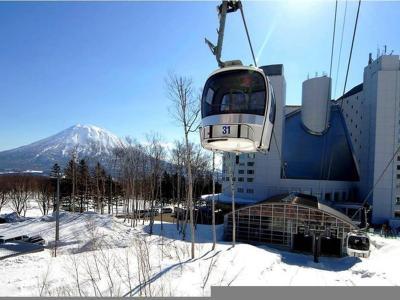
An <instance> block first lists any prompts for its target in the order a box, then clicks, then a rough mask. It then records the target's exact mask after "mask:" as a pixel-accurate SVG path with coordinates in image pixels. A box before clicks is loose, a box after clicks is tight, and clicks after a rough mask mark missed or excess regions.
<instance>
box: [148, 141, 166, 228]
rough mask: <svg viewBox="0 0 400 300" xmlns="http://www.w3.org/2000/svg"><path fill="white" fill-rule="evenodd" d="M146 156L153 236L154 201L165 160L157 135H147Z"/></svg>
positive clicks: (158, 191)
mask: <svg viewBox="0 0 400 300" xmlns="http://www.w3.org/2000/svg"><path fill="white" fill-rule="evenodd" d="M147 143H148V145H147V147H146V149H147V151H146V153H147V155H148V157H149V171H150V178H149V179H150V191H151V192H150V193H151V194H150V234H153V224H154V200H155V199H157V198H158V197H157V196H158V195H159V193H160V187H161V180H160V178H161V175H162V171H163V166H162V163H163V160H165V154H166V152H165V149H164V148H163V146H162V145H161V137H160V136H159V135H158V134H157V133H151V134H148V135H147Z"/></svg>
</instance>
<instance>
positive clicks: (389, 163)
mask: <svg viewBox="0 0 400 300" xmlns="http://www.w3.org/2000/svg"><path fill="white" fill-rule="evenodd" d="M399 151H400V145H399V146H398V147H397V150H396V151H395V152H394V153H393V156H392V158H391V159H390V160H389V162H388V163H387V164H386V166H385V168H384V169H383V171H382V173H381V174H380V175H379V177H378V179H377V180H376V182H375V183H374V185H373V186H372V188H371V189H370V191H369V192H368V194H367V196H365V198H364V201H363V202H362V203H361V204H362V205H363V206H364V205H365V204H366V203H367V200H368V198H369V197H370V196H371V194H372V192H373V191H374V189H375V187H376V186H377V185H378V183H379V181H380V180H381V179H382V177H383V175H384V174H385V172H386V171H387V169H388V168H389V167H390V165H391V164H392V162H393V160H394V158H395V157H396V155H397V153H398V152H399ZM360 210H361V208H359V209H357V211H356V212H355V213H354V215H353V216H352V217H351V219H353V218H354V217H355V216H356V215H357V213H358V212H359V211H360Z"/></svg>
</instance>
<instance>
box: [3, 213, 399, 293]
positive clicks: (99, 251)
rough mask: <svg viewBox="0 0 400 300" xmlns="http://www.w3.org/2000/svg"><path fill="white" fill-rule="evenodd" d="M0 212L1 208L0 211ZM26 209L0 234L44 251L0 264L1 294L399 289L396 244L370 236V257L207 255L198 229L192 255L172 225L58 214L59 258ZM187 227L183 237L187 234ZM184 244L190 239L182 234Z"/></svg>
mask: <svg viewBox="0 0 400 300" xmlns="http://www.w3.org/2000/svg"><path fill="white" fill-rule="evenodd" d="M2 213H3V211H2ZM38 215H40V213H38V212H37V208H35V207H32V208H31V210H30V211H28V214H27V216H28V218H27V219H26V220H24V221H22V222H15V223H6V224H0V235H8V236H12V235H20V234H28V235H29V234H40V235H42V236H43V237H44V238H45V239H46V241H48V242H50V246H49V247H48V249H46V250H45V251H43V252H39V253H34V254H27V255H22V256H18V257H13V258H8V259H5V260H1V261H0V278H1V280H0V296H39V295H42V296H44V295H51V296H68V295H69V296H79V295H82V296H89V295H92V296H94V295H98V296H100V295H102V296H110V295H112V296H123V295H136V296H138V295H143V296H145V295H147V296H149V295H152V296H203V295H204V296H205V295H210V286H227V285H345V286H347V285H399V284H400V270H399V269H400V268H399V266H398V263H397V262H398V258H399V257H400V240H399V239H385V238H382V237H380V236H377V235H373V236H372V237H371V240H372V243H373V247H372V252H371V256H370V258H368V259H358V258H353V257H343V258H328V257H322V258H321V262H320V263H318V264H316V263H314V262H313V258H312V256H308V255H302V254H296V253H291V252H286V251H281V250H276V249H273V248H269V247H267V246H263V247H256V246H251V245H247V244H241V243H238V244H237V245H236V246H235V247H234V248H232V247H231V245H230V244H229V243H226V242H222V241H221V237H222V229H223V228H222V226H219V227H218V238H219V242H218V244H217V247H216V249H215V250H214V251H211V246H212V244H211V227H210V226H207V225H198V228H197V232H196V240H197V242H198V243H197V244H196V249H195V250H196V258H195V259H190V243H189V242H185V241H182V240H181V238H180V236H179V235H178V233H177V231H176V224H170V223H164V225H163V229H162V231H161V225H160V223H156V224H154V234H153V235H152V236H150V235H149V234H148V232H149V225H148V224H144V225H142V224H140V225H139V226H137V227H136V228H131V227H130V226H129V225H128V224H125V223H123V220H121V219H116V218H113V217H111V216H108V215H98V214H95V213H91V212H90V213H83V214H78V213H75V214H72V213H67V212H62V213H61V223H60V224H61V227H60V236H61V241H60V245H59V248H58V251H57V257H54V256H53V249H52V247H51V245H52V241H53V240H54V229H55V222H54V219H53V217H52V216H51V215H49V216H45V217H41V216H38ZM189 231H190V230H188V234H189ZM188 240H190V236H188Z"/></svg>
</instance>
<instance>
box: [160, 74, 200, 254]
mask: <svg viewBox="0 0 400 300" xmlns="http://www.w3.org/2000/svg"><path fill="white" fill-rule="evenodd" d="M166 90H167V93H168V96H169V98H170V100H171V101H172V107H171V110H170V113H171V115H172V116H173V117H174V119H175V120H176V121H177V122H178V123H179V125H180V126H181V127H182V129H183V132H184V137H185V147H186V152H185V154H186V155H185V164H186V168H187V178H188V193H187V194H188V205H187V207H188V209H189V213H190V228H191V240H192V248H191V254H192V258H194V257H195V236H194V220H193V219H194V218H193V179H192V165H191V162H192V157H191V151H190V146H189V134H190V133H191V132H194V131H196V130H197V129H198V116H199V112H200V109H199V100H198V99H196V98H195V96H194V90H193V82H192V79H190V78H187V77H183V76H177V75H173V74H170V75H169V77H168V78H167V79H166Z"/></svg>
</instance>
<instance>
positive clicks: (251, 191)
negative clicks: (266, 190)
mask: <svg viewBox="0 0 400 300" xmlns="http://www.w3.org/2000/svg"><path fill="white" fill-rule="evenodd" d="M246 192H247V194H253V193H254V190H253V189H247V190H246Z"/></svg>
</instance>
